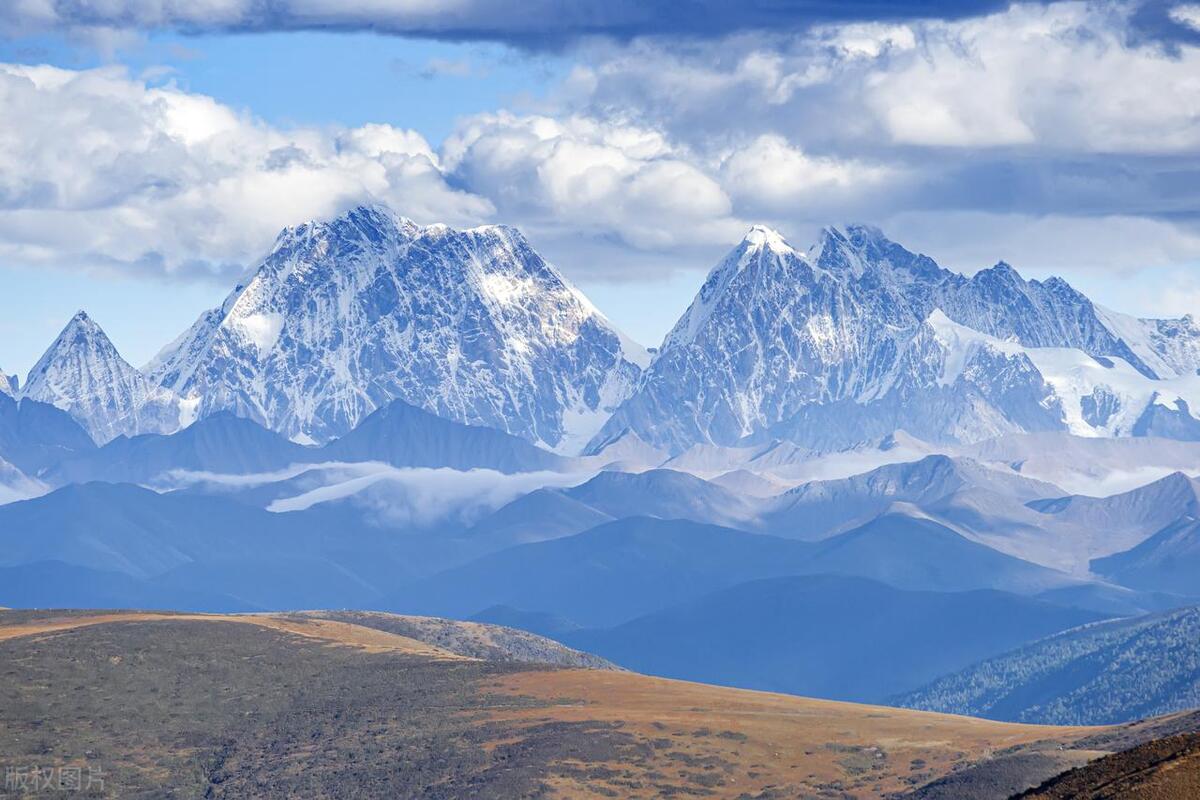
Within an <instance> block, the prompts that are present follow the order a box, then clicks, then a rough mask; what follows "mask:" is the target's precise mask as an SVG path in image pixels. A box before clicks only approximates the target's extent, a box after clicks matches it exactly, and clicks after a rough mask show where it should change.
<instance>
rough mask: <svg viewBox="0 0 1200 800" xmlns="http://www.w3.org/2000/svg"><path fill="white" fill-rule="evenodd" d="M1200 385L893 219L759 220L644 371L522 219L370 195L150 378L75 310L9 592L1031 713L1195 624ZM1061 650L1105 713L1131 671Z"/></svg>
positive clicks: (7, 475) (24, 387) (1175, 328)
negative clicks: (547, 640)
mask: <svg viewBox="0 0 1200 800" xmlns="http://www.w3.org/2000/svg"><path fill="white" fill-rule="evenodd" d="M1197 367H1200V328H1197V327H1196V325H1195V324H1194V323H1193V321H1192V320H1191V319H1190V318H1184V319H1182V320H1140V319H1133V318H1130V317H1125V316H1122V315H1120V314H1117V313H1115V312H1112V311H1109V310H1107V309H1104V308H1101V307H1099V306H1096V305H1095V304H1093V303H1091V302H1090V301H1089V300H1088V299H1087V298H1086V297H1084V296H1083V295H1082V294H1080V293H1079V292H1076V291H1075V290H1074V289H1072V288H1071V287H1070V286H1068V285H1067V284H1066V283H1065V282H1063V281H1061V280H1058V279H1049V280H1045V281H1027V280H1024V279H1023V278H1021V277H1020V276H1019V275H1018V274H1017V273H1016V272H1015V270H1013V269H1012V268H1011V267H1009V266H1007V265H1005V264H999V265H997V266H995V267H993V268H991V269H988V270H984V271H982V272H979V273H977V274H975V275H973V276H971V277H966V276H963V275H960V274H958V273H954V272H951V271H949V270H945V269H943V268H941V267H939V266H938V265H937V264H935V263H934V262H933V261H932V260H931V259H929V258H927V257H925V256H922V255H918V254H915V253H912V252H910V251H908V250H906V249H904V248H903V247H901V246H900V245H898V244H896V243H894V242H891V241H889V240H887V239H886V238H885V237H884V236H883V234H882V233H880V232H879V231H878V230H875V229H873V228H868V227H863V226H851V227H849V228H846V229H845V230H844V231H842V230H836V229H829V230H827V231H825V232H824V233H823V235H822V238H821V240H820V241H819V242H818V244H817V245H816V246H814V247H813V248H811V249H810V250H808V251H806V252H800V251H797V250H795V249H793V248H792V247H791V246H790V245H789V244H787V242H786V241H785V240H784V239H783V238H782V237H781V236H779V235H778V234H777V233H775V232H773V231H770V230H768V229H765V228H758V227H756V228H754V229H753V230H751V231H750V233H749V234H748V235H747V237H746V238H745V240H744V241H743V242H741V243H740V244H739V245H738V246H737V247H736V248H735V249H734V250H733V252H732V253H730V255H729V256H727V257H726V258H725V259H724V260H722V261H721V263H720V264H718V265H717V267H716V268H715V269H714V270H713V271H712V272H711V274H710V275H709V276H708V278H707V280H706V281H705V283H704V285H703V287H702V288H701V290H700V292H699V294H698V295H697V297H696V299H695V301H694V302H693V303H692V305H691V306H690V307H689V309H688V310H687V312H686V313H685V314H684V316H683V317H682V318H681V319H680V320H679V322H678V324H677V325H676V326H675V328H674V329H673V330H672V331H671V333H670V334H669V335H668V336H667V337H666V339H665V341H664V342H663V343H662V346H661V347H660V348H658V349H657V350H656V351H654V352H653V353H648V352H646V351H644V350H642V349H641V348H639V347H638V346H637V345H635V344H633V343H632V342H630V341H629V340H628V339H627V338H626V337H624V336H623V335H622V334H620V333H619V332H618V331H617V330H616V329H615V328H614V327H613V326H612V325H611V324H610V323H609V322H608V321H607V320H606V319H605V318H604V317H603V315H602V314H600V312H599V311H597V310H596V309H595V308H594V307H593V306H592V305H591V304H590V303H589V302H588V301H587V300H586V299H585V298H584V297H583V295H582V294H581V293H579V292H578V290H576V289H575V288H574V287H572V286H571V285H570V284H569V283H568V282H567V281H566V280H565V279H564V278H563V277H562V275H561V274H560V273H558V271H557V270H556V269H555V268H554V267H552V266H551V265H549V264H548V263H547V262H546V261H545V260H544V259H542V258H541V257H540V256H539V255H538V254H537V253H536V252H535V251H534V250H533V249H532V247H531V246H530V245H529V243H528V242H527V241H526V240H525V239H524V238H523V237H522V236H521V235H520V234H519V233H518V232H516V231H515V230H513V229H511V228H506V227H503V226H487V227H483V228H476V229H472V230H467V231H456V230H453V229H450V228H447V227H445V226H440V225H432V226H421V225H417V224H415V223H413V222H411V221H408V220H405V219H403V218H402V217H399V216H397V215H395V214H393V213H392V212H390V211H389V210H387V209H385V208H382V207H377V206H370V207H363V208H357V209H354V210H352V211H350V212H348V213H346V214H344V215H342V216H340V217H337V218H335V219H333V220H329V221H325V222H313V223H307V224H304V225H301V226H298V227H295V228H289V229H287V230H285V231H284V232H283V233H281V234H280V236H279V238H278V239H277V241H276V242H275V245H274V247H273V248H272V250H271V252H270V254H269V255H268V256H267V257H266V258H265V259H264V260H263V261H262V263H261V264H259V265H258V267H257V268H256V269H255V270H254V272H253V274H252V276H251V278H250V279H249V280H248V281H247V282H246V283H245V284H243V285H241V286H239V287H237V288H236V289H234V291H233V292H232V293H231V294H230V295H229V296H228V298H227V299H226V301H225V302H224V303H223V304H222V305H221V306H220V307H218V308H216V309H214V310H212V311H210V312H207V313H205V314H204V315H202V316H201V318H200V319H199V320H198V321H197V322H196V323H195V324H194V325H193V326H192V327H191V328H189V329H188V330H187V331H186V332H185V333H184V334H183V336H181V337H180V338H179V339H178V340H177V341H176V342H174V343H173V344H171V345H169V346H168V347H167V348H165V349H164V350H163V351H162V352H161V353H160V354H159V356H158V357H157V358H156V359H155V360H154V361H153V362H152V363H151V364H150V365H148V366H147V367H146V368H145V369H141V370H139V369H136V368H134V367H133V366H132V365H130V364H129V363H128V362H127V361H126V360H125V359H124V358H122V356H121V355H120V354H119V353H118V352H117V350H116V348H115V347H114V346H113V344H112V342H111V341H110V340H109V339H108V337H107V336H106V335H105V334H104V332H103V331H102V330H101V329H100V327H99V326H98V325H97V324H96V323H95V321H93V320H91V319H90V318H89V317H88V316H87V314H85V313H83V312H80V313H79V314H77V315H76V316H75V317H73V318H72V319H71V320H70V321H69V323H68V325H67V326H66V328H65V329H64V330H63V332H62V333H61V334H60V335H59V336H58V337H57V338H56V340H55V341H54V342H53V343H52V344H51V346H50V348H49V349H48V350H47V351H46V354H45V355H44V356H43V357H42V358H41V359H40V360H39V362H38V364H37V365H36V366H35V367H34V369H33V370H32V371H31V372H30V374H29V375H28V377H27V378H26V379H25V380H24V381H23V382H20V383H19V382H17V381H16V380H15V379H8V378H7V377H5V378H4V379H3V381H2V382H0V605H5V606H13V607H30V606H43V605H62V604H69V605H74V606H81V607H101V606H109V607H114V606H120V607H142V608H144V607H162V608H175V609H190V610H203V611H221V612H226V611H270V610H280V609H294V608H322V607H323V608H358V609H378V610H380V611H389V612H398V613H403V614H414V613H420V614H429V615H436V616H448V617H456V618H459V619H472V618H474V619H480V620H499V621H503V622H504V623H505V624H511V625H515V626H517V627H526V628H528V629H530V630H533V631H535V632H539V633H542V634H545V635H550V636H552V637H554V638H557V639H559V640H561V641H563V642H565V643H567V644H568V645H570V646H573V647H579V648H582V649H584V650H588V651H594V652H595V653H597V654H598V655H600V656H601V657H604V658H608V659H610V660H612V661H614V662H615V663H617V664H618V665H620V666H624V667H629V668H634V669H638V670H645V671H649V672H654V673H657V674H661V675H663V676H666V677H675V678H687V679H699V680H706V681H716V682H720V683H725V684H730V685H736V686H742V687H751V688H760V689H770V690H776V691H788V692H805V693H811V694H816V695H821V696H824V697H832V698H839V699H853V700H859V701H879V700H882V699H886V698H888V697H892V696H895V695H899V694H903V693H909V692H913V691H918V690H920V687H921V686H923V685H924V686H933V685H936V682H937V681H938V680H950V679H951V676H952V675H959V676H968V675H969V674H970V673H969V671H970V670H972V669H978V668H980V666H979V665H980V664H981V663H987V661H988V660H989V659H996V658H1009V659H1010V660H1011V664H1010V665H1009V666H1006V667H1005V668H1004V669H1005V670H1006V672H1005V674H1006V675H1007V676H1008V677H1007V678H1006V679H1005V681H1006V686H1007V687H1008V689H1006V691H1010V693H1011V694H1013V696H1014V697H1018V698H1019V697H1026V696H1027V694H1028V691H1032V690H1027V689H1026V688H1022V687H1023V684H1022V682H1021V679H1020V678H1021V676H1022V675H1024V674H1025V673H1024V672H1023V670H1030V669H1033V668H1034V667H1035V666H1036V663H1037V662H1038V659H1043V658H1044V656H1043V655H1040V654H1039V653H1041V651H1037V650H1029V649H1027V648H1034V647H1035V645H1036V641H1037V640H1041V639H1043V637H1047V636H1050V637H1053V636H1056V635H1063V636H1068V632H1069V631H1071V630H1074V629H1075V628H1076V627H1077V626H1080V625H1089V624H1092V623H1097V622H1100V621H1103V620H1109V619H1113V618H1117V617H1122V618H1134V619H1149V618H1148V617H1146V615H1155V614H1163V613H1164V612H1173V611H1174V610H1175V609H1180V608H1185V607H1188V606H1191V605H1195V604H1200V580H1198V579H1197V578H1196V576H1197V575H1200V571H1198V570H1200V522H1198V520H1200V491H1198V488H1200V484H1198V483H1197V482H1196V479H1195V478H1194V477H1192V474H1191V473H1192V472H1194V471H1195V469H1196V467H1195V465H1196V464H1197V463H1200V421H1197V419H1196V418H1194V417H1193V416H1192V411H1191V409H1193V408H1200V402H1198V401H1197V398H1200V394H1193V388H1200V375H1197ZM848 631H849V632H851V633H847V632H848ZM1070 636H1074V634H1071V635H1070ZM1047 641H1050V640H1047ZM1064 641H1068V640H1064ZM1069 641H1070V642H1076V641H1080V640H1078V639H1075V638H1069ZM1140 641H1142V642H1144V643H1146V646H1147V648H1149V650H1153V651H1154V652H1155V653H1157V654H1159V655H1161V654H1163V653H1167V654H1169V652H1170V650H1169V647H1167V643H1169V642H1171V641H1173V639H1172V638H1171V634H1170V633H1169V631H1167V632H1164V633H1163V635H1162V636H1158V637H1156V638H1153V639H1152V640H1151V639H1143V640H1140ZM1073 647H1075V645H1073V644H1072V645H1070V646H1066V645H1064V648H1065V649H1063V650H1062V652H1064V653H1066V652H1068V651H1070V652H1076V651H1075V650H1072V648H1073ZM1149 650H1147V652H1149ZM1055 652H1056V653H1057V652H1059V651H1055ZM1089 652H1090V651H1089ZM1097 652H1099V651H1097ZM1103 652H1112V651H1108V650H1105V651H1103ZM1188 652H1190V651H1188ZM1006 653H1008V654H1009V655H1007V656H1006V655H1005V654H1006ZM1012 654H1018V655H1012ZM1045 658H1048V656H1045ZM1055 658H1059V656H1055ZM1072 658H1073V657H1072ZM1097 658H1100V656H1097ZM1149 658H1150V656H1147V660H1148V659H1149ZM1060 661H1061V664H1060V666H1061V670H1062V673H1063V675H1064V676H1067V677H1062V679H1061V680H1059V678H1054V680H1052V681H1051V684H1048V685H1052V686H1053V687H1059V688H1062V690H1063V692H1067V691H1068V690H1069V691H1071V692H1074V691H1076V690H1078V692H1079V693H1080V694H1079V695H1078V697H1079V698H1083V699H1078V702H1077V701H1076V700H1072V701H1071V703H1074V704H1075V705H1074V706H1073V708H1075V709H1076V711H1073V712H1071V713H1076V712H1078V715H1077V718H1078V719H1083V718H1084V716H1085V715H1084V712H1083V711H1080V710H1079V709H1081V708H1083V707H1084V706H1086V704H1087V703H1088V702H1090V700H1088V699H1087V698H1088V696H1089V695H1090V694H1091V693H1093V692H1095V691H1101V689H1100V688H1097V687H1103V686H1109V685H1117V683H1118V682H1119V680H1125V678H1124V677H1114V678H1113V680H1112V681H1110V682H1108V683H1103V682H1100V683H1088V682H1086V681H1085V682H1083V683H1081V684H1080V687H1081V688H1080V687H1075V688H1071V686H1072V684H1071V681H1070V680H1068V677H1069V676H1072V675H1073V676H1075V677H1076V678H1077V677H1079V675H1081V674H1083V673H1082V672H1079V670H1085V669H1086V668H1087V665H1088V664H1093V662H1089V661H1086V660H1085V661H1079V662H1075V661H1071V658H1067V657H1066V656H1063V657H1062V659H1060ZM1005 663H1006V664H1008V663H1009V662H1005ZM1055 663H1056V664H1058V663H1060V662H1059V661H1056V662H1055ZM881 664H888V665H890V666H888V667H887V668H886V669H885V668H882V667H880V665H881ZM1093 665H1094V664H1093ZM1122 668H1123V667H1122ZM1129 668H1130V669H1134V661H1129ZM1056 669H1057V667H1056ZM964 670H965V671H966V672H964ZM1122 674H1124V673H1122ZM1131 674H1132V673H1131ZM961 679H962V680H963V681H968V682H969V681H972V680H975V679H974V678H971V677H962V678H961ZM1048 680H1049V679H1048ZM1129 680H1133V678H1130V679H1129ZM955 685H957V684H955ZM1089 687H1090V688H1089ZM940 691H941V690H939V692H940ZM1039 691H1040V690H1039ZM1056 691H1057V689H1056ZM955 692H959V690H957V689H956V690H955ZM959 694H961V692H959ZM959 694H955V697H959ZM1059 694H1060V695H1061V694H1062V693H1061V692H1060V693H1059ZM906 696H907V695H906ZM931 696H932V695H931ZM937 696H938V697H941V696H942V694H938V695H937ZM1056 696H1058V695H1056ZM906 702H907V700H906ZM914 702H915V701H914ZM956 702H957V701H956ZM962 702H963V704H964V705H963V706H962V707H963V708H968V701H967V700H963V701H962ZM970 702H972V703H974V702H976V700H975V699H972V700H970ZM979 702H980V703H982V702H983V701H982V700H980V701H979ZM1005 702H1006V703H1009V705H1006V706H1005V708H1009V707H1010V706H1011V708H1012V709H1017V710H1014V711H1013V712H1012V713H1013V714H1017V713H1025V711H1023V710H1020V709H1018V706H1020V703H1019V702H1018V701H1017V700H1011V701H1009V700H1006V701H1005ZM1039 702H1040V701H1039ZM1063 702H1066V701H1063ZM1164 702H1166V701H1164ZM1172 702H1173V701H1172ZM981 707H982V706H981ZM1164 707H1165V706H1164ZM947 708H949V707H947ZM1022 708H1024V707H1022ZM1129 708H1132V706H1131V705H1128V704H1127V707H1126V710H1124V711H1120V713H1121V714H1125V713H1131V712H1129V711H1128V709H1129ZM1156 708H1158V707H1157V706H1156ZM968 710H971V711H972V713H983V712H980V711H978V710H977V709H976V706H974V705H970V706H969V709H968ZM1005 713H1008V712H1005ZM1029 713H1034V712H1029ZM1064 713H1066V712H1064ZM1106 713H1107V712H1106ZM1113 713H1114V714H1116V713H1117V711H1114V712H1113ZM1063 719H1067V717H1063Z"/></svg>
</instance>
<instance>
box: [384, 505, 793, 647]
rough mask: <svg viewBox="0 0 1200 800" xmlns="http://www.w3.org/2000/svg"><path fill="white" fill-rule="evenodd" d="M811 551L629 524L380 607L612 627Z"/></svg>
mask: <svg viewBox="0 0 1200 800" xmlns="http://www.w3.org/2000/svg"><path fill="white" fill-rule="evenodd" d="M811 550H812V545H809V544H806V543H804V542H793V541H788V540H785V539H779V538H776V537H772V536H762V535H758V534H752V533H744V532H741V531H736V530H731V529H728V528H720V527H716V526H712V525H701V524H698V523H695V522H688V521H684V520H658V519H649V518H637V517H635V518H630V519H622V520H618V521H616V522H610V523H606V524H604V525H600V526H598V527H595V528H592V529H591V530H588V531H585V532H584V533H580V534H576V535H574V536H568V537H565V538H561V539H554V540H552V541H545V542H538V543H535V544H526V545H520V546H518V547H512V548H509V549H507V550H502V551H500V552H497V553H492V554H490V555H486V556H483V557H481V558H479V559H477V560H475V561H472V562H470V563H468V564H465V565H463V566H461V567H457V568H454V569H450V570H448V571H446V572H442V573H440V574H437V575H434V576H432V577H430V578H427V579H424V580H422V581H418V582H416V583H413V584H411V585H408V586H404V587H403V588H401V589H400V590H399V591H397V592H395V593H393V594H392V595H390V596H388V597H387V598H385V600H383V601H382V603H381V606H380V607H381V608H383V609H385V610H389V611H396V612H399V613H407V614H432V615H435V616H449V617H460V618H461V617H469V616H472V615H474V614H477V613H479V612H481V611H483V610H484V609H486V608H489V607H492V606H496V605H507V606H512V607H514V608H519V609H523V610H525V611H530V612H547V613H552V614H555V615H558V616H563V617H566V618H568V619H571V620H574V621H575V622H577V623H579V624H581V625H590V626H595V625H612V624H615V623H618V622H621V621H624V620H627V619H630V618H632V617H635V616H637V615H639V614H644V613H647V612H649V611H652V610H655V609H658V608H663V607H665V606H667V605H670V604H672V603H677V602H680V601H683V600H686V599H689V598H694V597H698V596H699V595H701V594H703V593H705V592H707V591H711V590H713V589H716V588H719V587H723V586H731V585H733V584H735V583H738V582H740V581H744V580H749V579H751V578H757V577H764V576H768V575H787V574H792V573H794V572H796V571H802V570H803V569H804V564H805V562H806V560H807V558H808V556H809V555H810V553H811Z"/></svg>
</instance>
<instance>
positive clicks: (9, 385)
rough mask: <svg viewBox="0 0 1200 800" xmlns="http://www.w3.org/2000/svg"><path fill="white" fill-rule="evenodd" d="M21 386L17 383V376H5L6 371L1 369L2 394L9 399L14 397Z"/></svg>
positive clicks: (0, 391)
mask: <svg viewBox="0 0 1200 800" xmlns="http://www.w3.org/2000/svg"><path fill="white" fill-rule="evenodd" d="M19 388H20V384H19V383H18V382H17V376H16V375H5V374H4V370H2V369H0V394H6V395H8V396H9V397H14V396H15V395H16V394H17V390H18V389H19Z"/></svg>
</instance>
